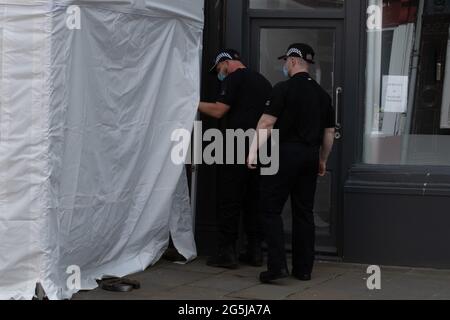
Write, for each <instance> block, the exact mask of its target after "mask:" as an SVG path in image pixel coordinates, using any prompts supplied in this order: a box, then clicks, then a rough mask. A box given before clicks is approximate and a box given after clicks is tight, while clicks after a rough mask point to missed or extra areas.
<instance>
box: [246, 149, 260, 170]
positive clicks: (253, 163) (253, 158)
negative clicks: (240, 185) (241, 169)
mask: <svg viewBox="0 0 450 320" xmlns="http://www.w3.org/2000/svg"><path fill="white" fill-rule="evenodd" d="M247 167H248V168H249V169H251V170H255V169H257V168H258V166H257V155H256V154H252V153H251V154H249V155H248V158H247Z"/></svg>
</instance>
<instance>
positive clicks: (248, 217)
mask: <svg viewBox="0 0 450 320" xmlns="http://www.w3.org/2000/svg"><path fill="white" fill-rule="evenodd" d="M218 173H219V175H218V177H219V179H218V183H219V187H218V190H219V194H218V210H217V212H218V229H219V246H228V245H235V243H236V240H237V239H238V237H239V224H240V221H241V217H242V215H243V222H244V230H245V233H246V235H247V241H248V242H256V241H259V242H261V241H262V238H263V230H262V219H261V216H260V210H259V206H258V205H259V170H250V169H248V168H247V166H246V165H220V166H219V171H218Z"/></svg>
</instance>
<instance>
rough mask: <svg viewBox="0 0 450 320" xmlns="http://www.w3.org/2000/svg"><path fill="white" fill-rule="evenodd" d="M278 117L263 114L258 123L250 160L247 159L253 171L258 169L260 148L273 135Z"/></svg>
mask: <svg viewBox="0 0 450 320" xmlns="http://www.w3.org/2000/svg"><path fill="white" fill-rule="evenodd" d="M277 119H278V118H277V117H274V116H271V115H268V114H263V116H262V117H261V119H260V120H259V122H258V127H257V128H256V133H255V135H254V137H253V141H252V145H251V147H250V152H249V158H248V159H247V165H248V167H249V168H251V169H255V168H256V158H257V153H258V150H259V148H261V147H262V146H263V145H264V144H265V143H266V142H267V140H268V139H269V137H270V136H271V134H272V129H273V127H274V126H275V123H276V122H277Z"/></svg>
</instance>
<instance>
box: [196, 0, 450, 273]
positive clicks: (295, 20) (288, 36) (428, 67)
mask: <svg viewBox="0 0 450 320" xmlns="http://www.w3.org/2000/svg"><path fill="white" fill-rule="evenodd" d="M205 15H206V29H205V39H204V57H203V58H204V61H205V63H204V65H205V70H204V72H203V93H202V95H203V99H205V100H213V99H214V96H215V94H216V92H217V86H218V83H217V81H215V80H214V78H213V76H211V75H209V74H208V73H207V70H206V69H207V67H208V65H209V61H210V60H211V59H212V57H213V55H214V53H215V52H216V51H217V50H218V48H220V47H232V48H235V49H237V50H239V51H240V52H241V53H242V56H243V60H244V62H245V63H246V64H247V65H248V66H249V67H250V68H252V69H254V70H257V71H259V72H261V73H262V74H263V75H265V76H266V77H267V78H268V79H269V80H270V81H271V82H272V84H275V83H277V82H279V81H282V80H283V75H282V65H281V63H280V62H279V61H278V60H277V59H276V57H278V56H279V55H281V54H282V53H283V52H284V51H285V49H286V48H287V46H288V45H289V44H290V43H292V42H306V43H309V44H310V45H311V46H312V47H313V48H314V49H315V50H316V60H317V63H316V64H315V65H314V68H313V70H312V72H311V74H312V76H313V77H314V78H315V79H316V80H317V81H318V82H319V83H320V84H321V85H322V86H323V87H324V88H325V89H326V90H327V91H328V93H329V94H330V96H332V97H333V101H334V106H335V109H336V116H337V121H336V129H337V134H336V144H335V148H334V151H333V155H332V158H331V159H330V163H329V172H328V174H327V175H326V177H324V178H320V180H319V187H318V192H317V199H316V207H315V214H316V225H317V252H318V254H319V255H321V256H324V257H329V258H333V259H339V260H342V261H346V262H358V263H368V264H382V265H402V266H418V267H436V268H450V32H449V31H450V30H449V29H450V0H244V1H242V0H207V1H206V3H205ZM203 120H204V129H208V128H210V127H220V126H221V125H222V124H221V123H220V122H217V121H213V120H211V119H207V118H204V119H203ZM196 177H197V181H198V185H197V191H196V194H197V195H196V199H197V201H196V235H197V243H198V247H199V251H200V254H208V253H210V252H211V251H212V250H213V249H214V246H215V243H214V241H213V240H214V239H215V230H216V229H215V212H216V199H217V197H218V196H219V195H217V193H216V190H217V185H218V184H219V183H220V181H217V179H216V168H215V167H213V166H198V167H196ZM285 217H286V226H285V227H286V231H287V237H289V233H290V231H289V229H290V222H289V217H290V207H289V204H287V206H286V208H285ZM288 243H289V241H288V240H287V248H289V245H288Z"/></svg>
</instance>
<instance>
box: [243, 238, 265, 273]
mask: <svg viewBox="0 0 450 320" xmlns="http://www.w3.org/2000/svg"><path fill="white" fill-rule="evenodd" d="M263 260H264V259H263V252H262V247H261V242H259V241H251V242H249V243H248V244H247V250H246V252H245V253H241V254H240V255H239V261H240V262H242V263H245V264H248V265H250V266H253V267H261V266H262V265H263V263H264V261H263Z"/></svg>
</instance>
